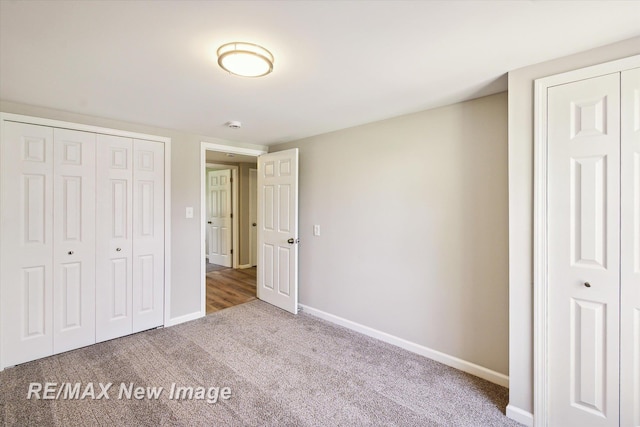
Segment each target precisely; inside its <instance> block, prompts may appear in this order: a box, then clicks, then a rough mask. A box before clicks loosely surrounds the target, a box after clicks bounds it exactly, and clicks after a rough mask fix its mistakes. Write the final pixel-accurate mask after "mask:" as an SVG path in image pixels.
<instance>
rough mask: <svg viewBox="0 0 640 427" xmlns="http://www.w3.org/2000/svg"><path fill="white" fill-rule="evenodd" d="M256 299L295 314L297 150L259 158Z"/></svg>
mask: <svg viewBox="0 0 640 427" xmlns="http://www.w3.org/2000/svg"><path fill="white" fill-rule="evenodd" d="M257 234H258V236H257V238H258V260H259V261H258V274H257V279H258V280H257V294H258V298H260V299H261V300H264V301H266V302H268V303H270V304H273V305H275V306H277V307H280V308H282V309H283V310H286V311H289V312H291V313H294V314H296V313H297V312H298V149H297V148H294V149H291V150H285V151H279V152H276V153H270V154H264V155H262V156H260V157H258V233H257Z"/></svg>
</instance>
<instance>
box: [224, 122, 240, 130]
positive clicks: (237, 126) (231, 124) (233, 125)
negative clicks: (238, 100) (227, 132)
mask: <svg viewBox="0 0 640 427" xmlns="http://www.w3.org/2000/svg"><path fill="white" fill-rule="evenodd" d="M226 124H227V127H228V128H230V129H240V128H241V127H242V123H240V122H239V121H237V120H231V121H229V122H227V123H226Z"/></svg>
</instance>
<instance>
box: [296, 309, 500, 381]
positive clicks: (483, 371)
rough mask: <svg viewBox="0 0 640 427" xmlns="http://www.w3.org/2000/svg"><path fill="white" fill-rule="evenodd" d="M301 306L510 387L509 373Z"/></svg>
mask: <svg viewBox="0 0 640 427" xmlns="http://www.w3.org/2000/svg"><path fill="white" fill-rule="evenodd" d="M300 307H301V308H302V312H303V313H308V314H311V315H312V316H316V317H319V318H321V319H324V320H327V321H329V322H331V323H335V324H337V325H340V326H344V327H345V328H348V329H351V330H353V331H356V332H359V333H361V334H364V335H367V336H369V337H372V338H376V339H378V340H380V341H384V342H386V343H389V344H392V345H395V346H398V347H400V348H403V349H405V350H408V351H410V352H412V353H416V354H419V355H421V356H424V357H427V358H429V359H432V360H435V361H436V362H440V363H442V364H445V365H447V366H451V367H452V368H456V369H459V370H461V371H463V372H466V373H468V374H471V375H475V376H476V377H480V378H482V379H485V380H487V381H490V382H492V383H494V384H498V385H501V386H503V387H509V377H508V376H507V375H504V374H501V373H499V372H496V371H493V370H491V369H487V368H485V367H483V366H480V365H476V364H475V363H471V362H468V361H466V360H462V359H459V358H457V357H454V356H450V355H448V354H446V353H442V352H440V351H437V350H433V349H431V348H428V347H425V346H423V345H420V344H416V343H413V342H411V341H407V340H405V339H403V338H399V337H396V336H393V335H391V334H388V333H386V332H382V331H379V330H377V329H373V328H370V327H368V326H365V325H362V324H360V323H356V322H353V321H351V320H347V319H344V318H342V317H339V316H336V315H334V314H331V313H327V312H325V311H322V310H318V309H316V308H313V307H309V306H307V305H303V304H300Z"/></svg>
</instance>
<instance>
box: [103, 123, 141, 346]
mask: <svg viewBox="0 0 640 427" xmlns="http://www.w3.org/2000/svg"><path fill="white" fill-rule="evenodd" d="M97 148H98V149H97V151H98V159H99V161H98V162H97V167H96V173H97V185H96V190H97V191H96V193H97V213H96V221H97V225H98V226H97V236H96V237H97V245H96V260H97V262H96V301H97V303H96V341H97V342H100V341H106V340H109V339H112V338H116V337H120V336H123V335H127V334H130V333H131V332H132V331H133V299H132V295H133V260H132V258H133V239H132V236H133V224H132V223H133V208H132V204H133V142H132V140H131V139H130V138H124V137H119V136H112V135H98V146H97Z"/></svg>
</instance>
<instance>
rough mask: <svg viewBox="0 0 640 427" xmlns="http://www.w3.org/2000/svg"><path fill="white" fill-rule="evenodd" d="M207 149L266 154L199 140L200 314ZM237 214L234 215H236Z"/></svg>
mask: <svg viewBox="0 0 640 427" xmlns="http://www.w3.org/2000/svg"><path fill="white" fill-rule="evenodd" d="M207 151H220V152H223V153H233V154H243V155H246V156H256V157H258V156H260V155H262V154H266V153H267V150H265V149H253V148H243V147H234V146H232V145H223V144H215V143H212V142H205V141H201V142H200V219H201V221H200V315H201V316H205V315H206V313H207V279H206V277H207V266H206V259H205V256H206V248H205V242H206V232H207V228H206V227H205V224H206V221H203V220H202V219H203V218H205V216H206V210H205V204H204V203H203V202H202V201H203V200H206V189H205V185H204V184H205V179H204V178H205V171H206V165H207ZM237 216H238V215H236V217H237Z"/></svg>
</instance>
